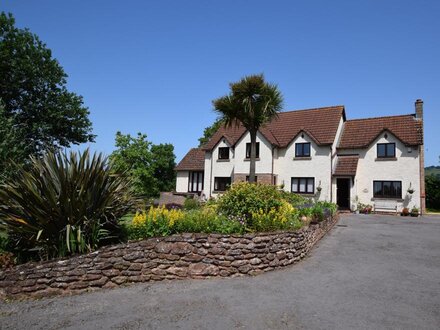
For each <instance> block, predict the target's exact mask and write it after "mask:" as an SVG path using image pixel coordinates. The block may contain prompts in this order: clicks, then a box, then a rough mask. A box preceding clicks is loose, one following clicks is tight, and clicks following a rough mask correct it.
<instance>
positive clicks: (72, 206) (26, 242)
mask: <svg viewBox="0 0 440 330" xmlns="http://www.w3.org/2000/svg"><path fill="white" fill-rule="evenodd" d="M133 202H134V197H133V195H132V194H131V192H130V182H129V181H128V180H126V178H125V177H124V176H123V175H116V174H113V173H112V172H111V168H110V165H109V164H108V162H107V159H106V158H105V157H103V156H102V154H94V155H90V153H89V151H88V150H86V151H85V152H83V153H75V152H71V153H70V155H67V154H65V153H62V152H56V153H52V152H49V153H47V154H45V155H44V156H43V157H42V158H31V160H30V163H29V166H28V168H27V169H26V170H24V169H17V173H16V179H15V180H14V182H10V183H6V184H3V185H2V187H1V189H0V205H1V207H0V229H3V230H5V231H6V232H7V234H8V239H9V241H10V245H11V246H12V248H13V249H14V251H15V252H16V253H17V254H18V256H19V257H20V258H21V259H27V258H29V257H32V256H33V257H35V255H33V254H35V252H33V253H32V252H31V251H37V252H38V255H39V257H40V258H43V259H48V258H52V257H57V256H65V255H69V254H75V253H83V252H89V251H92V250H94V249H96V248H97V247H98V246H100V245H103V244H105V243H110V242H113V241H114V240H115V239H117V237H118V235H119V233H120V226H119V224H118V219H120V218H121V217H122V216H123V215H125V214H127V213H128V211H129V210H130V209H131V207H132V205H133Z"/></svg>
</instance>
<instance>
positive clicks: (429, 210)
mask: <svg viewBox="0 0 440 330" xmlns="http://www.w3.org/2000/svg"><path fill="white" fill-rule="evenodd" d="M426 212H427V213H433V214H440V210H439V209H431V208H429V207H428V208H427V209H426Z"/></svg>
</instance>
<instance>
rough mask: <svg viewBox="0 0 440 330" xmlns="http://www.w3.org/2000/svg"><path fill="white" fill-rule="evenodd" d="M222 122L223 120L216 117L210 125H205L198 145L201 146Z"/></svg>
mask: <svg viewBox="0 0 440 330" xmlns="http://www.w3.org/2000/svg"><path fill="white" fill-rule="evenodd" d="M223 124H224V120H222V119H221V118H217V119H216V120H215V121H214V123H213V124H212V125H211V126H209V127H206V128H205V130H204V131H203V136H202V137H201V138H199V147H202V146H203V145H204V144H205V143H207V142H208V141H209V140H210V139H211V137H212V136H213V135H214V133H215V132H217V130H218V129H219V128H220V126H222V125H223Z"/></svg>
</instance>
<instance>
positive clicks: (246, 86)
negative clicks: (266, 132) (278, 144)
mask: <svg viewBox="0 0 440 330" xmlns="http://www.w3.org/2000/svg"><path fill="white" fill-rule="evenodd" d="M230 89H231V90H230V93H229V94H228V95H226V96H223V97H220V98H218V99H216V100H214V101H213V105H214V110H215V111H216V112H218V113H219V114H220V115H221V118H222V120H224V122H225V125H226V126H232V125H239V123H241V124H242V125H243V126H244V127H245V128H246V129H247V130H248V131H249V135H250V138H251V159H250V168H249V182H255V158H256V144H257V132H258V130H259V128H260V127H261V126H262V125H264V124H265V123H267V122H268V121H270V120H271V119H272V118H274V117H275V116H277V113H278V112H279V111H280V110H281V109H282V103H283V97H282V95H281V92H280V91H279V90H278V87H277V86H276V85H273V84H269V83H267V82H265V80H264V76H263V75H262V74H261V75H252V76H247V77H244V78H242V79H241V80H240V81H239V82H236V83H231V84H230Z"/></svg>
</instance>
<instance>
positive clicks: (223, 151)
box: [218, 147, 229, 159]
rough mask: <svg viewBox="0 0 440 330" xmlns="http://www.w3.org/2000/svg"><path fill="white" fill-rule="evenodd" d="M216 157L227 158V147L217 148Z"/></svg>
mask: <svg viewBox="0 0 440 330" xmlns="http://www.w3.org/2000/svg"><path fill="white" fill-rule="evenodd" d="M218 159H229V147H220V148H218Z"/></svg>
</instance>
